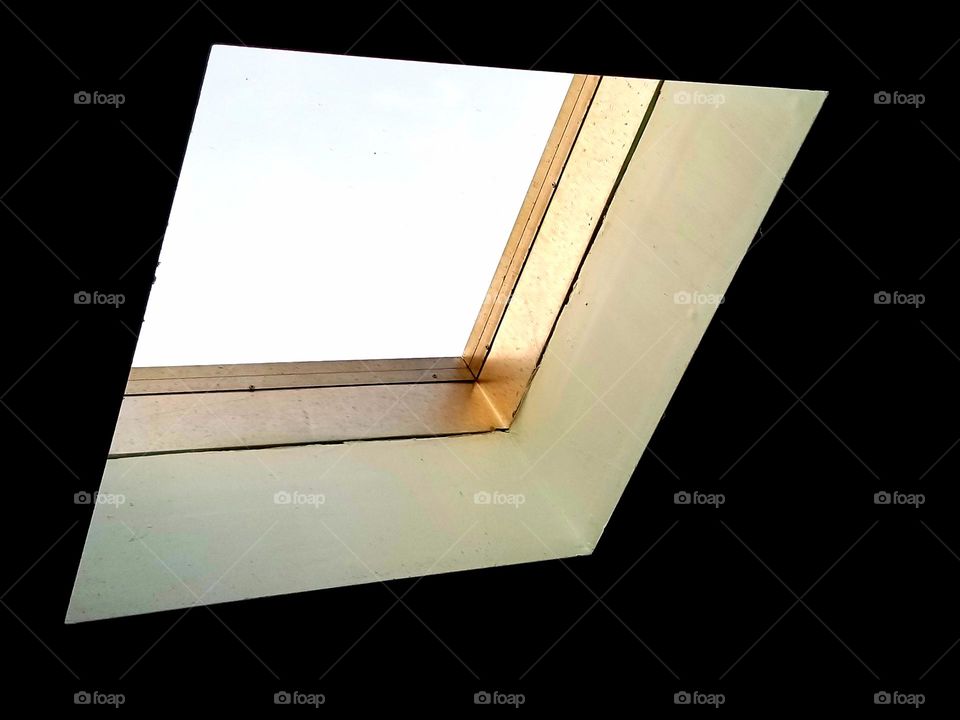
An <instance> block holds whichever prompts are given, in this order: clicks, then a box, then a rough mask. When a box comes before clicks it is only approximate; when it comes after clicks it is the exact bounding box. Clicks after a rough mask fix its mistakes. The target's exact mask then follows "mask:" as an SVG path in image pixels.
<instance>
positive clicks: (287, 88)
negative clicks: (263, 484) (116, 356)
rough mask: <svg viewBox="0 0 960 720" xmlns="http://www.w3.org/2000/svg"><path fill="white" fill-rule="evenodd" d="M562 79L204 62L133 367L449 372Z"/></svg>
mask: <svg viewBox="0 0 960 720" xmlns="http://www.w3.org/2000/svg"><path fill="white" fill-rule="evenodd" d="M570 80H571V76H570V75H563V74H559V73H543V72H529V71H518V70H503V69H496V68H478V67H465V66H460V65H444V64H434V63H416V62H406V61H396V60H378V59H371V58H354V57H343V56H337V55H321V54H314V53H300V52H290V51H281V50H264V49H252V48H236V47H226V46H215V47H214V48H213V50H212V52H211V56H210V62H209V65H208V67H207V72H206V76H205V77H204V81H203V89H202V91H201V95H200V102H199V105H198V107H197V111H196V117H195V119H194V125H193V130H192V132H191V135H190V141H189V144H188V147H187V152H186V157H185V160H184V165H183V170H182V172H181V176H180V182H179V184H178V186H177V192H176V197H175V199H174V203H173V210H172V212H171V215H170V222H169V225H168V228H167V233H166V236H165V239H164V244H163V250H162V252H161V256H160V266H159V267H158V269H157V280H156V283H155V284H154V286H153V289H152V291H151V295H150V301H149V303H148V306H147V312H146V318H145V322H144V325H143V329H142V332H141V335H140V339H139V342H138V345H137V351H136V355H135V357H134V365H135V366H138V367H143V366H153V365H193V364H217V363H248V362H285V361H309V360H350V359H365V358H402V357H433V356H455V355H460V354H461V352H462V351H463V345H464V344H465V343H466V340H467V337H468V335H469V333H470V330H471V328H472V325H473V322H474V319H475V318H476V315H477V312H478V311H479V309H480V305H481V303H482V301H483V298H484V296H485V294H486V291H487V287H488V286H489V283H490V280H491V279H492V277H493V273H494V270H495V269H496V266H497V262H498V261H499V258H500V255H501V253H502V252H503V248H504V245H505V243H506V241H507V238H508V236H509V234H510V230H511V228H512V226H513V223H514V221H515V220H516V216H517V213H518V211H519V209H520V204H521V203H522V201H523V199H524V196H525V194H526V191H527V188H528V186H529V183H530V180H531V179H532V177H533V173H534V170H535V168H536V165H537V162H538V161H539V159H540V155H541V153H542V151H543V147H544V144H545V143H546V140H547V137H548V135H549V133H550V130H551V128H552V126H553V123H554V121H555V120H556V117H557V114H558V112H559V109H560V104H561V102H562V100H563V97H564V94H565V93H566V90H567V87H568V86H569V83H570Z"/></svg>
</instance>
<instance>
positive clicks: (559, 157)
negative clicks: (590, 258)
mask: <svg viewBox="0 0 960 720" xmlns="http://www.w3.org/2000/svg"><path fill="white" fill-rule="evenodd" d="M599 85H600V76H598V75H575V76H574V78H573V80H571V82H570V88H569V89H568V90H567V96H566V97H565V98H564V101H563V103H562V104H561V107H560V113H559V114H558V116H557V121H556V123H555V124H554V126H553V130H552V131H551V132H550V137H549V138H548V139H547V144H546V147H545V148H544V150H543V155H542V156H541V158H540V163H539V164H538V166H537V169H536V171H535V172H534V176H533V180H532V181H531V183H530V189H529V190H528V191H527V196H526V198H524V201H523V205H521V207H520V212H519V213H518V215H517V220H516V222H515V223H514V226H513V231H512V232H511V233H510V238H509V239H508V240H507V246H506V248H504V251H503V256H502V257H501V258H500V263H499V264H498V266H497V270H496V272H495V273H494V276H493V281H492V282H491V283H490V288H489V290H487V295H486V297H485V298H484V300H483V304H482V305H481V308H480V312H479V314H478V315H477V319H476V322H475V323H474V326H473V330H472V331H471V332H470V337H469V339H468V340H467V344H466V346H465V347H464V350H463V360H464V362H465V363H466V365H467V367H469V368H470V371H471V372H472V373H473V374H474V376H475V377H480V373H481V372H482V370H483V364H484V362H485V361H486V359H487V355H488V354H489V352H490V348H491V346H492V345H493V340H494V337H495V336H496V333H497V329H498V328H499V327H500V322H501V320H502V319H503V315H504V313H505V312H506V309H507V305H508V303H509V302H510V298H511V297H513V292H514V289H515V288H516V285H517V281H518V280H519V279H520V273H521V271H522V269H523V264H524V262H526V259H527V254H528V253H529V251H530V247H531V246H532V245H533V243H534V240H535V239H536V236H537V232H538V231H539V230H540V225H541V223H542V222H543V217H544V215H545V214H546V212H547V208H548V207H549V205H550V201H551V200H552V199H553V196H554V194H555V192H556V189H557V185H558V184H559V182H560V178H561V176H562V174H563V169H564V167H566V164H567V160H568V159H569V157H570V152H571V151H572V149H573V144H574V142H575V140H576V138H577V135H578V134H579V133H580V128H581V127H582V125H583V121H584V118H586V115H587V112H588V111H589V109H590V103H591V102H593V98H594V95H595V94H596V92H597V88H598V87H599Z"/></svg>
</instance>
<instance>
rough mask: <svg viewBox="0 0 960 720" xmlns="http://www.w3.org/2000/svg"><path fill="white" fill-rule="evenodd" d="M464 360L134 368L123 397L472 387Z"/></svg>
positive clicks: (353, 361) (336, 361)
mask: <svg viewBox="0 0 960 720" xmlns="http://www.w3.org/2000/svg"><path fill="white" fill-rule="evenodd" d="M474 380H475V378H474V376H473V373H471V372H470V369H469V368H468V367H467V365H466V363H465V362H464V361H463V358H459V357H445V358H415V359H406V358H403V359H391V360H330V361H321V362H286V363H250V364H238V365H182V366H175V367H142V368H133V369H132V370H131V371H130V377H129V379H128V380H127V387H126V390H125V391H124V394H125V395H173V394H179V393H196V392H230V391H248V392H249V391H255V390H287V389H291V388H306V387H350V386H355V385H399V384H405V383H437V382H473V381H474Z"/></svg>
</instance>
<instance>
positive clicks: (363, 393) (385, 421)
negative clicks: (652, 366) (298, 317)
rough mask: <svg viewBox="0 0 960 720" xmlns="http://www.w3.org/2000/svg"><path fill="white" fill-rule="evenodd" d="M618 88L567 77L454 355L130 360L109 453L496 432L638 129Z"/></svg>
mask: <svg viewBox="0 0 960 720" xmlns="http://www.w3.org/2000/svg"><path fill="white" fill-rule="evenodd" d="M630 95H631V90H630V88H629V82H627V81H626V80H624V79H623V78H610V79H609V80H606V81H605V80H604V79H603V78H602V77H601V76H597V75H582V74H580V75H575V76H574V77H573V78H572V80H571V83H570V86H569V88H568V90H567V94H566V96H565V98H564V100H563V102H562V104H561V108H560V111H559V113H558V116H557V119H556V121H555V122H554V126H553V129H552V130H551V132H550V135H549V137H548V140H547V142H546V145H545V147H544V150H543V153H542V155H541V159H540V161H539V163H538V166H537V168H536V170H535V172H534V177H533V179H532V181H531V183H530V186H529V188H528V190H527V194H526V196H525V198H524V201H523V203H522V205H521V208H520V211H519V213H518V216H517V219H516V221H515V223H514V226H513V230H512V232H511V234H510V236H509V238H508V240H507V243H506V246H505V248H504V251H503V253H502V256H501V260H500V262H499V264H498V266H497V270H496V272H495V273H494V276H493V279H492V281H491V283H490V286H489V289H488V291H487V295H486V297H485V299H484V301H483V303H482V306H481V309H480V312H479V314H478V316H477V318H476V320H475V322H474V326H473V329H472V331H471V333H470V336H469V339H468V341H467V344H466V346H465V348H464V352H463V356H462V357H459V358H420V359H380V360H350V361H319V362H298V363H257V364H224V365H195V366H170V367H146V368H132V369H131V371H130V374H129V377H128V381H127V385H126V389H125V393H124V398H123V401H122V404H121V409H120V414H119V417H118V421H117V426H116V431H115V433H114V438H113V442H112V444H111V448H110V453H109V457H111V458H118V457H130V456H139V455H153V454H166V453H178V452H195V451H201V450H219V449H238V448H254V447H273V446H277V445H300V444H322V443H338V442H347V441H354V440H376V439H386V438H413V437H438V436H440V437H442V436H448V435H458V434H470V433H479V432H491V431H496V430H501V431H502V430H508V429H509V427H510V424H511V423H512V420H513V417H514V416H515V415H516V412H517V410H518V408H519V406H520V403H521V402H522V400H523V397H524V394H525V392H526V389H527V388H528V387H529V385H530V382H531V381H532V379H533V376H534V374H535V373H536V369H537V364H538V362H539V359H540V357H541V356H542V353H543V351H544V349H545V347H546V344H547V342H548V340H549V336H550V333H551V331H552V328H553V325H554V324H555V323H556V320H557V317H558V316H559V313H560V311H561V310H562V308H563V304H564V302H565V301H566V298H567V297H568V295H569V293H570V291H571V287H572V283H573V281H574V279H575V276H576V273H577V269H578V268H579V267H580V265H581V263H582V261H583V258H584V256H585V254H586V252H587V251H588V249H589V246H590V243H591V241H592V238H593V235H594V233H595V232H596V231H597V229H598V228H599V221H600V220H601V219H602V215H603V212H604V210H605V208H606V206H607V205H608V204H609V202H610V199H611V198H612V197H613V194H614V192H615V190H616V186H617V183H618V181H619V178H620V177H621V176H622V172H623V169H624V168H625V167H626V165H627V163H628V162H629V158H630V154H631V152H632V149H633V148H634V147H635V146H636V143H637V141H638V140H639V135H640V133H641V132H642V129H643V124H644V121H643V119H642V118H638V117H634V118H631V119H630V120H629V121H628V122H624V121H623V118H622V117H620V116H621V114H622V112H621V111H622V109H623V108H622V107H621V106H624V107H625V106H626V105H625V103H626V102H627V98H628V97H629V96H630ZM655 100H656V93H654V99H653V101H652V102H650V103H649V105H648V107H647V108H646V114H647V117H649V113H650V112H652V109H653V107H654V105H655ZM611 139H612V142H611ZM557 197H561V198H562V201H561V202H560V203H558V204H554V199H555V198H557ZM583 218H588V221H587V222H582V221H580V220H582V219H583ZM568 227H572V228H575V230H574V232H573V234H572V236H570V237H567V236H566V235H565V234H564V233H565V232H566V231H565V230H558V228H559V229H565V228H568ZM567 234H568V235H569V233H567ZM559 236H562V240H563V242H557V241H556V238H557V237H559ZM534 249H536V252H534ZM531 258H534V259H533V260H531ZM211 421H214V422H211Z"/></svg>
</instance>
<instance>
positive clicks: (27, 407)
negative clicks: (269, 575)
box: [0, 0, 960, 712]
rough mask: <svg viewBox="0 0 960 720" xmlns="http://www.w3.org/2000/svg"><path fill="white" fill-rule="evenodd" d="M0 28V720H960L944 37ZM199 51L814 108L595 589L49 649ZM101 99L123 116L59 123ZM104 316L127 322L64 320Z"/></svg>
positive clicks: (474, 23)
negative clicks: (489, 697) (407, 714)
mask: <svg viewBox="0 0 960 720" xmlns="http://www.w3.org/2000/svg"><path fill="white" fill-rule="evenodd" d="M0 5H2V6H0V53H2V54H3V61H4V63H3V67H4V72H3V77H4V80H3V86H2V88H0V92H2V97H3V101H2V108H3V119H4V126H5V127H4V142H3V155H2V157H3V160H2V169H0V193H2V201H3V207H0V232H2V239H3V249H4V252H5V258H4V263H3V288H4V293H3V311H4V321H5V322H4V324H5V327H4V335H5V338H6V342H5V343H4V345H5V352H4V366H5V369H4V375H3V378H2V380H3V382H2V391H3V396H2V400H3V405H4V408H2V409H0V422H2V423H3V433H4V434H3V437H4V444H5V453H4V457H5V458H6V464H5V471H6V472H5V478H4V479H5V484H4V486H5V487H6V503H5V510H6V522H4V523H2V525H0V527H2V532H3V542H4V548H5V553H4V556H5V557H4V570H3V578H2V581H0V585H2V587H0V591H2V592H3V595H2V601H3V605H4V608H0V628H2V632H3V638H4V651H5V652H4V654H5V655H6V657H7V663H6V664H7V668H6V670H5V671H4V675H3V677H4V682H5V684H7V688H6V689H5V690H4V702H6V703H23V704H25V705H32V706H35V707H37V706H46V705H51V706H72V703H73V694H74V693H75V692H77V691H79V690H88V691H93V690H97V691H100V692H121V693H123V694H124V695H125V698H126V703H125V706H124V709H126V710H135V711H140V710H145V709H147V708H151V709H152V708H169V709H181V708H186V707H187V706H189V705H193V704H197V705H200V706H206V707H210V708H211V709H222V708H234V707H235V708H238V709H240V708H243V709H252V710H259V709H270V708H273V707H274V706H273V704H272V703H273V693H274V692H276V691H278V690H300V691H303V692H322V693H324V694H325V696H326V705H325V706H324V707H323V708H321V710H320V712H331V711H334V710H335V709H345V708H356V707H361V706H371V705H378V706H384V707H385V708H387V709H395V710H401V709H411V710H415V711H423V712H429V711H430V710H431V709H434V708H436V709H440V708H443V709H446V708H450V709H453V710H455V711H457V712H459V711H470V710H473V709H475V708H474V706H473V694H474V693H475V692H477V691H479V690H498V691H501V692H507V693H510V692H520V693H523V694H524V695H525V705H524V709H526V710H529V709H531V708H545V707H550V708H571V707H574V706H583V707H584V708H596V709H598V710H599V709H600V708H604V707H607V706H613V705H621V706H625V707H626V708H637V709H641V710H642V709H647V708H652V709H659V710H661V711H671V710H679V711H682V712H707V711H708V709H707V708H679V709H678V708H676V707H675V706H674V705H673V694H674V693H675V692H677V691H680V690H689V691H692V690H698V691H701V692H720V693H723V694H724V696H725V698H726V703H725V706H724V709H725V710H728V711H729V710H733V711H739V710H743V709H747V708H757V707H765V708H770V709H771V710H773V711H778V710H785V709H788V708H793V707H803V708H808V709H811V710H812V709H823V710H827V709H837V708H848V709H853V708H857V709H858V710H860V711H870V710H874V709H876V708H875V706H874V705H873V694H874V693H875V692H877V691H880V690H888V691H893V690H898V691H901V692H922V693H924V694H925V696H926V704H925V706H924V709H925V710H930V709H931V708H934V707H945V708H953V709H955V708H956V707H957V706H958V705H960V696H958V692H960V691H958V690H957V689H956V685H957V683H956V681H957V679H958V677H960V673H958V669H960V648H958V647H956V645H957V642H958V639H960V618H958V616H957V607H958V600H960V582H958V581H960V556H958V553H960V531H958V527H957V524H956V518H957V513H956V508H957V497H958V492H957V489H956V483H955V481H956V477H957V467H958V460H960V448H957V447H956V444H957V441H958V437H960V421H958V418H957V414H956V412H955V408H956V407H957V400H958V397H957V395H958V385H957V383H956V376H957V371H958V370H960V356H958V353H960V337H958V332H957V324H956V322H955V320H954V314H953V312H952V310H954V309H955V308H956V305H957V301H956V297H955V295H954V293H955V290H954V283H952V282H951V279H952V278H955V277H956V276H957V273H958V269H960V249H957V248H956V247H955V245H956V243H957V241H958V238H960V227H958V226H960V223H958V221H957V218H956V214H955V207H956V204H957V199H958V198H957V178H958V177H960V157H958V153H960V137H958V127H957V123H956V120H955V117H956V115H955V113H954V110H955V107H956V105H957V102H956V94H957V92H958V90H957V83H956V82H955V80H956V77H957V70H958V67H960V44H957V40H958V37H960V26H958V24H957V23H956V22H951V21H950V20H949V17H948V15H947V13H948V12H949V11H948V4H946V3H938V4H924V3H918V2H915V3H910V4H909V5H908V6H903V5H901V4H889V5H879V4H874V3H864V4H860V6H859V7H857V5H855V4H848V5H845V8H846V9H841V7H839V6H838V5H837V4H830V3H824V2H812V1H811V2H796V3H793V4H790V3H744V4H739V5H738V4H723V3H709V4H704V5H702V6H695V5H693V4H689V3H682V4H681V3H666V4H664V3H650V4H646V3H614V2H609V3H602V2H598V3H593V4H590V3H580V4H578V3H573V2H571V3H550V4H544V5H541V6H535V5H533V4H524V3H516V2H514V3H507V4H496V3H485V4H483V5H467V4H460V3H443V4H436V5H431V4H428V3H424V2H415V1H412V0H411V1H409V2H398V3H393V4H391V3H389V2H386V3H369V4H367V3H347V4H339V3H314V4H310V3H284V2H272V3H264V4H261V5H258V6H256V7H252V8H249V9H244V8H242V7H241V6H240V5H239V4H237V3H225V2H213V1H212V0H210V1H207V2H201V3H195V4H191V3H189V2H164V3H127V4H117V5H110V4H101V3H98V4H96V7H88V6H87V5H86V4H84V5H83V6H80V4H63V5H52V4H50V5H48V4H45V3H39V2H34V3H28V2H13V0H4V2H3V3H0ZM664 5H666V6H667V7H664ZM938 8H939V9H938ZM214 43H225V44H241V43H243V44H246V45H250V46H263V47H278V48H288V49H299V50H312V51H318V52H334V53H345V52H349V53H351V54H357V55H371V56H380V57H398V58H408V59H418V60H432V61H439V62H458V61H461V62H465V63H468V64H478V65H498V66H504V67H515V68H531V67H534V68H536V69H542V70H558V71H566V72H583V73H596V74H611V75H628V76H640V77H654V78H665V79H674V78H679V79H682V80H696V81H705V82H724V83H733V84H748V85H773V86H782V87H797V88H813V89H826V90H829V91H830V96H829V98H828V99H827V101H826V104H825V106H824V108H823V110H822V111H821V113H820V115H819V117H818V119H817V121H816V123H815V125H814V127H813V129H812V131H811V133H810V135H809V136H808V138H807V141H806V143H805V144H804V146H803V147H802V148H801V151H800V153H799V156H798V158H797V160H796V161H795V163H794V165H793V167H792V169H791V170H790V173H789V175H788V176H787V179H786V184H785V186H784V187H783V188H782V189H781V191H780V192H779V194H778V195H777V198H776V200H775V201H774V203H773V206H772V207H771V209H770V211H769V213H768V215H767V218H766V220H765V221H764V223H763V226H762V229H761V233H760V234H759V235H758V237H757V239H756V241H755V245H754V247H753V248H752V249H751V250H750V252H749V253H748V254H747V256H746V258H745V260H744V262H743V264H742V265H741V267H740V270H739V272H738V274H737V275H736V277H735V279H734V281H733V284H732V286H731V288H730V290H729V292H728V293H727V296H726V302H725V304H723V305H722V306H721V307H720V308H719V310H718V312H717V315H716V317H715V319H714V321H713V323H712V324H711V326H710V328H709V330H708V331H707V334H706V336H705V338H704V340H703V342H702V343H701V345H700V347H699V349H698V350H697V352H696V355H695V356H694V358H693V361H692V363H691V365H690V367H689V369H688V371H687V372H686V374H685V375H684V378H683V381H682V382H681V384H680V387H679V389H678V390H677V392H676V394H675V395H674V397H673V399H672V401H671V403H670V405H669V407H668V409H667V412H666V414H665V416H664V417H663V420H662V421H661V423H660V425H659V427H658V428H657V431H656V433H655V435H654V437H653V440H652V442H651V444H650V448H649V449H648V451H647V452H646V453H645V454H644V455H643V457H642V459H641V460H640V462H639V465H638V468H637V471H636V473H635V476H634V479H633V481H632V482H631V484H630V485H629V487H628V488H627V491H626V494H625V496H624V498H623V500H622V501H621V503H620V504H619V506H618V507H617V509H616V511H615V513H614V516H613V519H612V521H611V522H610V524H609V526H608V528H607V530H606V532H605V534H604V535H603V537H602V539H601V541H600V544H599V546H598V548H597V550H596V552H595V553H594V554H593V555H592V556H590V557H586V558H578V559H573V560H568V561H564V562H544V563H539V564H533V565H524V566H516V567H507V568H499V569H492V570H483V571H475V572H466V573H458V574H453V575H445V576H433V577H427V578H424V579H422V580H421V581H415V580H409V581H397V582H391V583H388V584H387V587H384V586H382V585H377V584H374V585H367V586H360V587H351V588H345V589H338V590H330V591H320V592H312V593H303V594H299V595H291V596H283V597H274V598H267V599H260V600H255V601H249V602H239V603H232V604H227V605H219V606H214V607H212V608H210V609H208V608H204V607H198V608H195V609H191V610H188V611H172V612H163V613H158V614H153V615H146V616H140V617H132V618H123V619H116V620H109V621H101V622H93V623H86V624H81V625H73V626H66V625H64V624H63V618H64V615H65V612H66V607H67V602H68V599H69V595H70V591H71V588H72V584H73V580H74V576H75V572H76V567H77V563H78V561H79V558H80V554H81V550H82V546H83V540H84V535H85V533H86V529H87V526H88V524H89V520H90V513H91V506H89V505H76V504H74V502H73V495H74V493H75V492H77V491H78V490H82V489H85V490H95V489H96V488H97V486H98V484H99V480H100V475H101V473H102V470H103V466H104V462H105V457H106V452H107V448H108V446H109V442H110V437H111V435H112V432H113V425H114V421H115V419H116V414H117V411H118V407H119V403H120V399H121V395H122V391H123V384H124V377H125V374H126V371H127V369H128V367H129V363H130V360H131V357H132V354H133V349H134V344H135V336H134V333H135V332H136V331H137V329H138V328H139V324H140V321H141V318H142V314H143V308H144V306H145V303H146V296H147V291H148V288H149V286H150V281H151V278H152V273H153V267H154V265H155V263H156V259H157V256H158V254H159V249H160V244H159V241H160V239H161V237H162V235H163V232H164V227H165V225H166V220H167V216H168V213H169V209H170V204H171V201H172V198H173V193H174V190H175V187H176V177H175V174H176V172H177V171H178V170H179V167H180V164H181V162H182V159H183V153H184V149H185V147H186V142H187V137H188V134H189V129H190V125H191V122H192V116H193V110H194V107H195V104H196V100H197V97H198V93H199V90H200V85H201V81H202V78H203V70H204V66H205V62H206V58H207V54H208V52H209V48H210V45H211V44H214ZM94 89H96V90H99V91H101V92H120V93H123V94H124V95H125V96H126V102H125V104H124V105H123V106H122V107H120V108H119V109H114V108H111V107H93V106H82V105H74V103H73V99H72V96H73V94H74V93H75V92H77V91H80V90H94ZM879 91H890V92H893V91H899V92H903V93H922V94H923V95H924V98H925V102H924V104H923V105H921V106H920V107H911V106H894V105H877V104H875V103H874V94H875V93H876V92H879ZM8 188H9V189H8ZM92 288H98V289H102V290H104V291H110V292H122V293H124V294H125V295H126V298H127V302H126V304H125V305H124V306H123V307H121V308H120V309H119V310H118V311H113V310H107V309H103V310H104V311H103V312H98V311H95V310H99V309H95V308H90V307H85V306H75V305H74V304H73V294H74V293H75V292H77V291H78V290H83V289H92ZM879 291H890V292H892V291H900V292H904V293H922V294H923V295H924V297H925V303H924V304H923V305H922V306H921V307H919V308H915V307H909V306H893V305H877V304H875V303H874V293H876V292H879ZM808 391H809V392H808ZM798 398H800V400H799V401H798ZM684 489H685V490H694V489H696V490H700V491H704V492H722V493H724V494H725V496H726V504H725V505H724V506H723V507H722V508H721V509H719V510H713V509H708V508H692V507H684V506H677V505H674V503H673V494H674V493H675V492H677V491H678V490H684ZM880 490H900V491H903V492H922V493H924V494H925V496H926V503H925V504H924V505H923V506H922V507H921V508H919V509H914V508H911V507H889V506H877V505H875V504H874V503H873V495H874V493H875V492H877V491H880ZM408 589H409V590H410V593H409V594H408V595H404V593H405V592H406V591H407V590H408ZM808 590H809V592H808ZM394 593H395V594H394ZM396 596H403V602H402V603H401V604H397V602H396ZM598 597H599V598H601V601H600V602H598ZM798 598H800V599H801V601H800V602H798ZM371 627H372V629H371ZM881 710H894V711H895V710H896V709H895V708H881ZM478 712H497V710H494V709H492V708H480V709H479V710H478Z"/></svg>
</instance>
